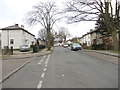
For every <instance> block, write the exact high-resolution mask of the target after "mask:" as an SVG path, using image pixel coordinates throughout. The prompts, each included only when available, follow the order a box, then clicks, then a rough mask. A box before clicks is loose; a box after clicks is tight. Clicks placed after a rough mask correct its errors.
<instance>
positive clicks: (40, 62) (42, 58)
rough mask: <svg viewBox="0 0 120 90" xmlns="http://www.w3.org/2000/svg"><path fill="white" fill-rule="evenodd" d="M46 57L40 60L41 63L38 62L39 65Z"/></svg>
mask: <svg viewBox="0 0 120 90" xmlns="http://www.w3.org/2000/svg"><path fill="white" fill-rule="evenodd" d="M45 57H46V56H44V57H43V58H42V59H41V60H40V62H38V64H41V63H42V62H43V60H44V58H45Z"/></svg>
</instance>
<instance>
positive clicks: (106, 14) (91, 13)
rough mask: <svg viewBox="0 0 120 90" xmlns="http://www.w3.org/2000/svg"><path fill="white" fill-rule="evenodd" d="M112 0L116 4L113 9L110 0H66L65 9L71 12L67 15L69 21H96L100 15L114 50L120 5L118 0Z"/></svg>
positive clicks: (116, 45) (116, 43) (115, 47)
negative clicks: (69, 0) (109, 34)
mask: <svg viewBox="0 0 120 90" xmlns="http://www.w3.org/2000/svg"><path fill="white" fill-rule="evenodd" d="M114 2H115V4H116V7H115V10H114V9H113V8H114V7H113V5H112V1H111V0H72V1H71V2H67V4H66V6H67V8H66V10H65V11H66V12H69V13H71V14H69V15H70V16H68V21H70V22H69V23H73V22H80V21H97V20H98V18H99V17H100V18H101V21H102V22H103V23H104V24H105V26H106V28H107V30H108V31H109V32H110V33H111V35H112V38H113V45H114V50H118V39H117V37H116V36H117V30H118V29H119V28H118V27H119V26H118V24H117V23H119V21H120V19H119V16H118V11H119V10H120V5H119V2H118V0H116V1H114ZM114 11H115V14H114ZM116 18H117V19H116Z"/></svg>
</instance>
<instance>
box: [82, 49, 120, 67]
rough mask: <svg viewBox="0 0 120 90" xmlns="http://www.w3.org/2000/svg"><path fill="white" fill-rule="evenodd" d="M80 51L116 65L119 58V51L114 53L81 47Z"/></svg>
mask: <svg viewBox="0 0 120 90" xmlns="http://www.w3.org/2000/svg"><path fill="white" fill-rule="evenodd" d="M81 52H82V53H84V54H86V55H89V56H92V57H96V58H99V59H101V60H104V61H108V62H111V63H114V64H117V65H118V64H119V59H120V54H119V53H114V52H111V51H107V50H87V49H83V50H81Z"/></svg>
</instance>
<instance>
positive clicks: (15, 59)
mask: <svg viewBox="0 0 120 90" xmlns="http://www.w3.org/2000/svg"><path fill="white" fill-rule="evenodd" d="M51 52H52V50H51V51H47V49H46V48H45V49H42V50H41V51H39V52H37V53H32V52H31V51H30V52H19V51H14V54H13V55H7V56H4V57H2V60H1V64H2V66H1V67H2V70H1V71H2V72H0V73H1V75H2V78H0V83H2V82H4V81H5V80H6V79H8V78H9V77H10V76H11V75H13V74H14V73H15V72H17V71H18V70H20V69H21V68H22V67H24V66H25V65H27V64H28V63H30V62H31V61H32V60H33V58H34V57H39V56H44V55H47V54H50V53H51Z"/></svg>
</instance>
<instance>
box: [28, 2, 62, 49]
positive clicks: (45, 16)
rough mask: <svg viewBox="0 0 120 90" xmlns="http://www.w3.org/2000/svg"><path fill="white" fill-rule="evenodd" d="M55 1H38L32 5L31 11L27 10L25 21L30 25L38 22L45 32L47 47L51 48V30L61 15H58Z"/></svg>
mask: <svg viewBox="0 0 120 90" xmlns="http://www.w3.org/2000/svg"><path fill="white" fill-rule="evenodd" d="M59 14H61V13H60V12H58V9H57V7H56V4H55V2H46V3H42V2H40V3H39V4H38V5H36V6H34V7H33V11H30V12H28V15H27V22H28V23H29V24H30V25H35V24H36V23H40V24H41V25H42V26H43V28H45V30H46V32H47V47H48V50H50V49H51V30H52V28H53V25H54V24H55V22H56V21H58V20H60V19H61V18H62V17H61V16H60V15H59Z"/></svg>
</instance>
